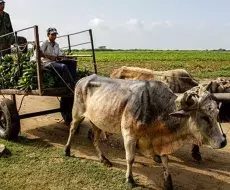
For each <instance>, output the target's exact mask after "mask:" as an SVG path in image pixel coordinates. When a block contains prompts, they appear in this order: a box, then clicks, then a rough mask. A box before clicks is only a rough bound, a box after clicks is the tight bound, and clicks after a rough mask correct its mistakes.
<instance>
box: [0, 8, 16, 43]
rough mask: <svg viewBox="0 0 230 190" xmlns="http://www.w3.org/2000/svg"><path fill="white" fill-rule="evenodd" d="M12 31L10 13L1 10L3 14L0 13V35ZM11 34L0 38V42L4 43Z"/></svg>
mask: <svg viewBox="0 0 230 190" xmlns="http://www.w3.org/2000/svg"><path fill="white" fill-rule="evenodd" d="M10 32H13V27H12V24H11V20H10V15H9V14H8V13H6V12H3V15H0V36H2V35H5V34H8V33H10ZM12 36H13V35H9V36H5V37H1V38H0V43H5V42H6V41H8V40H9V39H10V38H11V37H12Z"/></svg>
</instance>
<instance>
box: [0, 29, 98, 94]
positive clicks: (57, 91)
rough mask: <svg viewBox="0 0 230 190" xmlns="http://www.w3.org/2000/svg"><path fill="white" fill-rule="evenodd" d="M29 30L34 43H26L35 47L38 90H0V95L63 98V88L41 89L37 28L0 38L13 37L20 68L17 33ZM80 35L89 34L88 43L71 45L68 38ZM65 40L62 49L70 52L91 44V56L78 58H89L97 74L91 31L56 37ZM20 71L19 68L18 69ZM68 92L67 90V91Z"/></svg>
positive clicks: (41, 72) (41, 74)
mask: <svg viewBox="0 0 230 190" xmlns="http://www.w3.org/2000/svg"><path fill="white" fill-rule="evenodd" d="M29 29H33V30H34V41H32V42H28V43H27V44H29V43H33V44H34V45H35V50H34V53H35V56H36V63H37V83H38V89H37V90H17V89H0V94H9V95H11V94H12V95H13V94H18V95H40V96H45V95H46V96H55V95H60V96H61V95H62V94H63V96H65V95H66V89H65V88H63V89H62V88H52V89H44V87H43V70H42V66H41V52H40V43H41V42H42V41H40V40H39V30H38V26H37V25H35V26H31V27H27V28H24V29H21V30H18V31H14V32H11V33H8V34H5V35H2V36H0V38H2V37H5V36H9V35H13V34H14V37H15V42H16V43H15V44H16V48H17V51H16V52H17V57H18V60H17V62H18V67H20V64H19V49H18V46H19V45H20V44H18V35H17V34H18V32H21V31H25V30H29ZM81 33H88V34H89V41H87V42H83V43H79V44H71V40H70V36H73V35H78V34H81ZM65 37H66V38H67V41H68V47H64V48H68V51H69V52H71V48H73V47H76V46H80V45H85V44H91V52H92V54H90V55H79V57H91V58H92V62H93V66H94V72H95V73H97V66H96V57H95V49H94V42H93V34H92V29H88V30H83V31H80V32H75V33H71V34H66V35H62V36H58V38H65ZM5 50H7V49H2V50H0V52H2V51H5ZM19 70H20V68H19ZM67 91H68V90H67Z"/></svg>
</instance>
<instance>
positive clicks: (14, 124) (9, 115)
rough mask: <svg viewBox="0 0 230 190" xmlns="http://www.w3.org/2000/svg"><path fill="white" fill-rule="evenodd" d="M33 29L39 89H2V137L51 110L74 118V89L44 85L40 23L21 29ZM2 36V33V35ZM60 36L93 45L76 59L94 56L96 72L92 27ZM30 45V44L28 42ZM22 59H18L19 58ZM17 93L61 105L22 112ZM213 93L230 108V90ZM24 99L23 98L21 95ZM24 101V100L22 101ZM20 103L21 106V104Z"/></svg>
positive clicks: (67, 119) (13, 134) (10, 136)
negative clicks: (80, 37) (76, 37)
mask: <svg viewBox="0 0 230 190" xmlns="http://www.w3.org/2000/svg"><path fill="white" fill-rule="evenodd" d="M28 29H33V30H34V41H33V43H34V44H35V46H34V47H35V48H34V51H35V53H36V75H37V89H32V90H20V89H0V95H2V96H3V97H4V96H5V95H10V96H11V98H10V99H8V98H2V99H0V137H1V138H4V139H7V140H11V139H15V138H16V137H17V136H18V134H19V132H20V120H21V119H26V118H30V117H36V116H41V115H47V114H52V113H57V112H60V113H61V115H62V117H63V120H64V121H65V122H66V123H70V122H71V120H72V106H73V92H72V91H71V90H70V89H68V88H67V87H65V86H64V87H58V88H45V87H44V85H43V73H44V70H43V69H42V67H41V55H40V45H39V44H40V41H39V31H38V26H33V27H29V28H25V29H22V30H20V31H23V30H28ZM20 31H16V32H14V35H15V38H16V40H15V41H16V42H17V33H18V32H20ZM82 33H86V34H87V33H88V37H89V41H87V42H83V43H79V44H74V45H73V44H71V40H70V37H71V36H74V35H78V34H82ZM0 37H2V36H0ZM58 38H66V39H67V42H68V46H67V47H65V48H66V49H67V50H68V52H71V48H72V47H76V46H79V45H85V44H90V47H91V49H90V50H91V54H88V55H80V54H79V55H77V56H76V57H75V59H76V60H77V59H78V57H89V58H91V61H92V63H93V73H95V74H97V65H96V58H95V50H94V43H93V35H92V30H91V29H89V30H84V31H80V32H76V33H72V34H67V35H63V36H59V37H58ZM16 45H17V47H16V54H17V57H19V53H20V52H19V50H20V46H19V45H20V44H17V43H16ZM27 45H28V44H27ZM18 60H19V59H18ZM17 66H18V67H20V63H19V61H18V65H17ZM16 95H24V96H29V95H33V96H51V97H60V98H61V100H60V108H58V109H50V110H44V111H40V112H33V113H26V114H19V111H18V110H17V102H16ZM212 95H213V97H215V98H216V100H217V101H219V102H224V103H225V102H226V103H227V105H228V107H227V109H226V108H225V109H226V110H229V103H230V93H213V94H212ZM22 100H23V99H22ZM21 103H22V101H21ZM21 103H20V105H21ZM19 107H20V106H19ZM223 112H226V114H227V115H228V118H229V113H228V112H227V111H225V110H223Z"/></svg>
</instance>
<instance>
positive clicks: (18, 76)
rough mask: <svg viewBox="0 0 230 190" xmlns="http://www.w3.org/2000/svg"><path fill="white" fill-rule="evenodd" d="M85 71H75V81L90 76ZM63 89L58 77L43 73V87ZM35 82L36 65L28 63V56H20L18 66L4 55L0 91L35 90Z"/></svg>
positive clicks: (1, 63) (1, 62) (10, 57)
mask: <svg viewBox="0 0 230 190" xmlns="http://www.w3.org/2000/svg"><path fill="white" fill-rule="evenodd" d="M90 74H91V72H90V71H89V70H87V69H84V70H83V69H82V70H81V69H78V70H77V80H79V79H81V78H82V77H85V76H88V75H90ZM61 86H62V87H63V86H64V84H63V83H62V80H61V79H60V78H59V76H57V75H56V73H55V72H52V71H44V72H43V87H44V88H55V87H61ZM37 88H38V82H37V64H36V62H35V61H30V54H29V53H28V54H22V55H21V56H20V59H19V64H18V63H17V61H16V60H15V59H14V57H13V56H12V55H6V56H4V58H2V59H1V61H0V89H19V90H36V89H37Z"/></svg>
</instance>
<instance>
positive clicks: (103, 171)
mask: <svg viewBox="0 0 230 190" xmlns="http://www.w3.org/2000/svg"><path fill="white" fill-rule="evenodd" d="M0 143H3V144H5V145H6V146H7V147H8V148H9V149H10V150H11V152H12V156H11V157H9V158H0V176H1V177H0V189H1V190H9V189H10V190H18V189H31V190H32V189H36V190H39V189H41V190H45V189H55V190H57V189H60V190H61V189H76V188H77V189H87V190H96V189H107V190H110V189H111V190H120V189H124V190H126V189H129V187H128V186H127V185H126V183H125V178H124V176H125V173H124V172H122V171H119V170H116V169H114V168H107V167H105V166H103V165H102V164H100V163H98V162H93V161H87V160H84V159H78V158H68V157H65V156H64V154H63V150H62V149H60V148H55V147H53V146H52V145H50V144H48V143H46V142H44V141H41V140H31V139H27V138H25V137H20V138H19V140H18V142H17V143H13V142H7V141H4V140H1V139H0ZM141 189H144V188H141V187H137V188H135V190H141Z"/></svg>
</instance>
